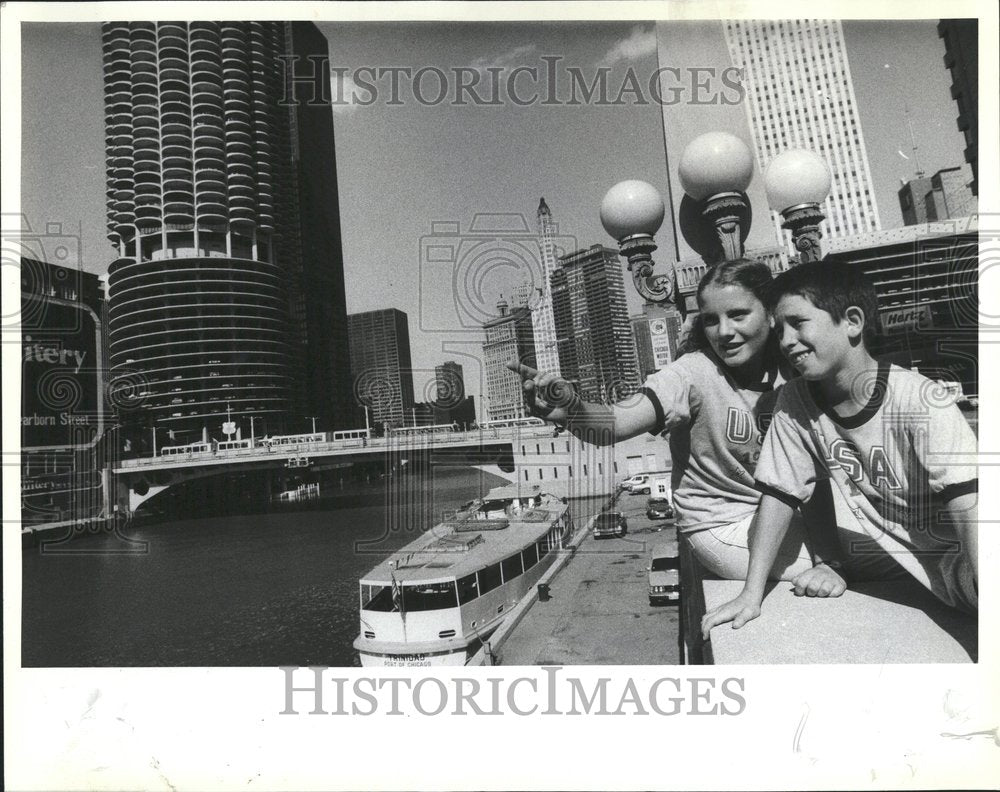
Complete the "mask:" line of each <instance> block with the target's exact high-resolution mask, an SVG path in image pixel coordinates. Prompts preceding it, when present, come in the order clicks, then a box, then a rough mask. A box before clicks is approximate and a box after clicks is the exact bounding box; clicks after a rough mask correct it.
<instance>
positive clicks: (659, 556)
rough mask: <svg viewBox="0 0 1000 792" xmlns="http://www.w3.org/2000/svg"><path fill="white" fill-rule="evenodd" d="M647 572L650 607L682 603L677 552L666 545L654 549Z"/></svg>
mask: <svg viewBox="0 0 1000 792" xmlns="http://www.w3.org/2000/svg"><path fill="white" fill-rule="evenodd" d="M647 570H648V572H649V604H650V605H657V604H661V603H664V602H680V599H681V573H680V564H679V563H678V559H677V551H675V550H674V549H672V548H671V547H669V546H666V545H658V546H657V547H654V548H653V552H652V553H651V555H650V559H649V566H648V567H647Z"/></svg>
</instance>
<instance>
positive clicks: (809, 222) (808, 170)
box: [601, 132, 830, 304]
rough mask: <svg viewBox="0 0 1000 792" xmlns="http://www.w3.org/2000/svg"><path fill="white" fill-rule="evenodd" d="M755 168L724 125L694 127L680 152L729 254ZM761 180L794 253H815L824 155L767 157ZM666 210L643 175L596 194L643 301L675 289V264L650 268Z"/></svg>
mask: <svg viewBox="0 0 1000 792" xmlns="http://www.w3.org/2000/svg"><path fill="white" fill-rule="evenodd" d="M753 171H754V167H753V155H752V153H751V152H750V148H749V147H748V146H747V144H746V143H744V142H743V141H742V140H741V139H740V138H738V137H736V136H735V135H730V134H729V133H727V132H707V133H705V134H703V135H699V136H698V137H696V138H695V139H694V140H692V141H691V142H690V143H689V144H688V146H687V148H685V149H684V153H683V154H682V155H681V160H680V165H679V166H678V175H679V176H680V181H681V185H682V186H683V188H684V191H685V193H687V195H688V197H689V198H690V199H691V200H693V201H694V202H695V203H696V206H697V209H698V211H699V212H700V214H701V217H702V218H703V219H704V220H705V221H706V222H707V223H708V225H709V226H710V227H711V228H712V229H714V231H715V233H716V235H717V237H718V241H719V245H720V246H721V249H722V255H723V259H724V260H726V261H731V260H733V259H737V258H740V257H741V256H742V255H743V236H744V232H745V231H746V230H747V229H748V227H749V220H750V204H749V201H748V199H747V197H746V189H747V188H748V187H749V186H750V182H751V180H752V179H753ZM764 180H765V189H766V192H767V196H768V203H769V204H770V206H771V208H772V209H774V210H775V211H777V212H780V213H781V215H782V217H784V220H785V222H784V223H783V225H782V227H783V228H786V229H788V230H790V231H791V232H792V241H793V242H794V244H795V247H796V249H797V250H798V251H799V260H800V261H803V262H804V261H815V260H817V259H819V258H820V245H819V240H820V238H821V236H822V234H821V232H820V228H819V226H820V223H821V222H822V221H823V220H824V215H823V213H822V212H821V211H820V208H819V206H820V204H821V203H822V202H823V201H824V200H826V196H827V195H828V194H829V192H830V171H829V169H828V168H827V166H826V163H825V162H824V161H823V159H822V158H821V157H819V156H818V155H817V154H814V153H813V152H811V151H806V150H804V149H792V150H789V151H786V152H784V153H783V154H780V155H778V156H777V157H775V158H774V159H773V160H772V161H771V163H770V164H769V165H768V167H767V170H766V173H765V176H764ZM664 214H665V209H664V205H663V199H662V197H661V196H660V193H659V192H658V191H657V190H656V188H655V187H653V186H652V185H650V184H647V183H646V182H643V181H636V180H629V181H623V182H619V183H618V184H616V185H615V186H614V187H612V188H611V189H610V190H608V192H607V193H606V194H605V196H604V199H603V200H602V201H601V223H602V224H603V225H604V229H605V230H606V231H607V232H608V233H609V234H610V235H611V236H612V237H614V239H615V240H617V242H618V245H619V248H620V250H621V253H622V255H623V256H624V257H625V258H626V260H627V261H628V269H629V272H631V273H632V280H633V283H634V284H635V289H636V291H637V292H639V294H640V295H641V296H642V297H643V298H644V299H645V300H646V301H647V302H650V303H658V304H669V303H673V302H675V292H676V291H677V283H676V273H675V272H674V271H673V267H671V271H670V272H669V273H661V274H658V275H654V273H653V269H654V264H653V256H652V253H653V251H654V250H656V243H655V242H654V241H653V235H654V234H655V233H656V232H657V231H658V230H659V228H660V225H661V224H662V223H663V217H664ZM682 222H683V219H682ZM705 260H706V261H707V262H708V263H710V264H711V263H713V262H712V261H709V260H708V258H706V259H705Z"/></svg>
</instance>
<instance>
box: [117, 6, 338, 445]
mask: <svg viewBox="0 0 1000 792" xmlns="http://www.w3.org/2000/svg"><path fill="white" fill-rule="evenodd" d="M102 46H103V67H104V103H105V132H106V137H105V142H106V153H107V156H106V166H107V221H108V237H109V239H110V240H111V242H112V244H113V245H114V246H115V247H116V248H117V252H118V258H117V259H116V260H115V261H114V262H112V264H111V265H110V267H109V301H110V335H109V345H110V356H111V366H112V369H113V370H117V371H119V372H121V373H123V374H124V373H129V374H130V375H131V376H132V377H134V378H138V379H141V380H142V384H143V387H144V393H145V398H146V402H145V403H144V408H145V410H146V415H147V417H148V419H149V420H150V422H152V423H153V424H155V425H158V426H161V427H163V428H166V429H169V430H172V432H173V433H174V434H175V436H176V438H177V439H178V440H180V439H182V438H188V437H191V436H192V435H194V436H198V435H204V434H211V435H215V436H217V435H218V433H219V429H220V424H221V422H222V420H223V419H224V417H225V416H226V415H227V414H231V415H232V416H233V417H234V419H235V420H237V422H238V423H239V424H241V425H243V428H244V430H245V431H246V430H249V429H250V426H249V419H250V417H261V418H263V419H264V421H263V424H262V423H260V422H258V424H257V426H258V429H260V428H261V427H263V428H264V429H265V430H266V431H269V432H271V433H275V432H279V431H282V430H283V429H293V430H294V429H297V428H302V427H303V426H305V425H306V424H305V416H306V415H309V416H316V417H317V418H318V419H319V421H320V425H321V426H324V427H325V428H332V426H337V425H344V424H345V423H346V421H347V420H348V416H349V412H346V410H348V408H349V405H350V398H349V394H350V387H351V376H350V367H349V362H348V358H347V354H346V351H345V350H346V310H345V298H344V282H343V259H342V254H341V247H340V223H339V206H338V199H337V188H336V164H335V157H334V148H333V143H334V141H333V124H332V120H331V115H330V108H329V102H328V101H327V103H326V104H325V105H324V104H323V103H322V101H321V100H322V99H323V94H322V92H321V91H318V90H316V86H315V85H314V84H312V82H311V78H312V77H313V76H314V75H318V78H319V79H328V77H329V75H328V71H329V70H328V69H324V68H323V67H322V65H321V64H318V63H317V60H316V59H317V58H319V59H325V58H327V45H326V39H325V38H324V37H323V36H322V34H321V33H320V32H319V30H318V29H317V28H316V27H315V25H313V24H311V23H303V22H292V23H286V22H112V23H106V24H104V25H103V26H102ZM307 58H311V59H312V60H307ZM296 73H298V74H299V79H295V80H293V79H292V77H293V74H296ZM302 75H308V76H309V78H310V79H307V80H303V79H302ZM327 96H329V93H327ZM307 99H308V100H311V101H305V100H307ZM331 425H332V426H331Z"/></svg>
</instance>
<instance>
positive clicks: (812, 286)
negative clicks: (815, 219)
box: [769, 260, 882, 350]
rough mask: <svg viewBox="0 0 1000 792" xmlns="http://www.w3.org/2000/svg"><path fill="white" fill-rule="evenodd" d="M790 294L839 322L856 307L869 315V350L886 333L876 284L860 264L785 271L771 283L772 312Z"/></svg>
mask: <svg viewBox="0 0 1000 792" xmlns="http://www.w3.org/2000/svg"><path fill="white" fill-rule="evenodd" d="M786 294H797V295H799V296H800V297H804V298H805V299H807V300H809V302H811V303H812V304H813V305H815V306H816V307H817V308H819V309H820V310H821V311H826V312H827V313H828V314H830V316H832V317H833V318H834V320H835V321H837V322H841V321H843V320H844V319H845V318H846V316H847V309H848V308H850V307H851V306H852V305H853V306H856V307H858V308H860V309H861V311H862V312H863V313H864V315H865V329H864V332H863V334H862V338H863V340H864V343H865V348H867V349H868V350H871V348H872V344H873V343H874V341H875V339H876V338H878V336H879V334H880V333H881V332H882V328H881V324H880V322H879V314H878V300H877V298H876V295H875V285H874V284H873V283H872V282H871V280H870V279H869V277H868V276H867V275H865V273H864V271H863V270H862V269H861V267H859V266H858V265H857V264H842V263H834V262H831V261H826V260H824V261H810V262H808V263H805V264H799V265H798V266H795V267H792V268H791V269H790V270H788V271H786V272H782V273H781V274H780V275H779V276H778V277H777V278H775V279H774V282H773V283H772V284H771V295H770V298H771V302H770V306H769V307H770V309H771V310H772V311H773V310H774V308H775V306H776V305H777V304H778V300H780V299H781V298H782V297H784V296H785V295H786Z"/></svg>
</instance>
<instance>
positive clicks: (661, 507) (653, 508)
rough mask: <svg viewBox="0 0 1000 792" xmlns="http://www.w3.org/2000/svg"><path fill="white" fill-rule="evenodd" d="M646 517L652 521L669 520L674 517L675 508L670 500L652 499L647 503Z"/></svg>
mask: <svg viewBox="0 0 1000 792" xmlns="http://www.w3.org/2000/svg"><path fill="white" fill-rule="evenodd" d="M646 516H647V517H648V518H649V519H650V520H669V519H670V518H671V517H673V516H674V507H673V504H671V503H670V499H669V498H659V497H657V498H650V499H649V500H648V501H647V502H646Z"/></svg>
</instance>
